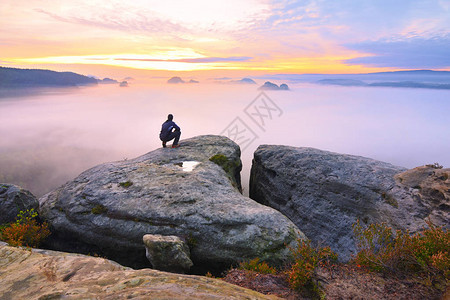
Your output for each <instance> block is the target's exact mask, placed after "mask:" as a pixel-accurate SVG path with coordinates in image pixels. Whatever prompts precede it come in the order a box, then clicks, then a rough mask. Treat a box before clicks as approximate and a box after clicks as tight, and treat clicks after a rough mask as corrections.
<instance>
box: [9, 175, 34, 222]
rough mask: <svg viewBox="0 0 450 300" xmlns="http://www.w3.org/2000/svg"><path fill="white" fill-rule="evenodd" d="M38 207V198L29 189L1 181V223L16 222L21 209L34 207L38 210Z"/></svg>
mask: <svg viewBox="0 0 450 300" xmlns="http://www.w3.org/2000/svg"><path fill="white" fill-rule="evenodd" d="M38 207H39V202H38V200H37V199H36V197H34V196H33V194H31V193H30V192H29V191H27V190H24V189H22V188H21V187H19V186H17V185H14V184H8V183H0V224H6V223H11V222H14V221H15V220H16V217H17V214H18V213H19V212H20V211H25V210H27V209H32V208H33V209H34V210H35V211H37V208H38Z"/></svg>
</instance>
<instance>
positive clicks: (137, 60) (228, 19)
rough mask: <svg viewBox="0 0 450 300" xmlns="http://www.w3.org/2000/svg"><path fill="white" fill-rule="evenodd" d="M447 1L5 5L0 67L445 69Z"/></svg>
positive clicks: (82, 0) (11, 0)
mask: <svg viewBox="0 0 450 300" xmlns="http://www.w3.org/2000/svg"><path fill="white" fill-rule="evenodd" d="M449 53H450V1H448V0H372V1H370V0H323V1H313V0H305V1H265V0H261V1H260V0H226V1H212V0H195V1H186V0H184V1H183V0H181V1H178V0H166V1H161V0H157V1H150V0H133V1H123V0H121V1H116V0H108V1H106V0H1V1H0V65H1V66H10V67H27V68H46V69H51V70H57V71H75V72H79V73H82V74H86V75H87V74H95V75H98V76H107V75H109V74H114V75H116V74H121V75H130V76H132V75H133V74H153V75H155V76H156V75H166V74H171V73H179V72H180V71H187V72H188V73H190V74H204V73H208V74H210V75H233V76H240V75H252V74H271V73H272V74H273V73H296V74H302V73H361V72H373V71H392V70H409V69H434V70H450V55H449Z"/></svg>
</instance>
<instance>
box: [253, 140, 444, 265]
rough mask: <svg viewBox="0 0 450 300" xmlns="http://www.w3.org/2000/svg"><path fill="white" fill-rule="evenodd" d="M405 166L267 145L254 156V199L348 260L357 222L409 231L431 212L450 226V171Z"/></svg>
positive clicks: (438, 219)
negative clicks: (358, 220) (385, 224)
mask: <svg viewBox="0 0 450 300" xmlns="http://www.w3.org/2000/svg"><path fill="white" fill-rule="evenodd" d="M405 171H406V169H405V168H401V167H396V166H393V165H391V164H388V163H384V162H380V161H376V160H373V159H369V158H364V157H359V156H352V155H343V154H337V153H332V152H327V151H321V150H317V149H312V148H295V147H288V146H270V145H262V146H260V147H259V148H258V149H257V150H256V152H255V154H254V159H253V165H252V170H251V175H250V197H251V198H252V199H254V200H256V201H258V202H260V203H262V204H265V205H269V206H271V207H273V208H275V209H277V210H279V211H281V212H282V213H283V214H284V215H286V216H287V217H289V218H290V219H291V220H292V221H293V222H294V223H295V224H296V225H297V226H298V227H299V228H300V230H302V232H304V233H305V234H306V236H307V237H308V238H310V239H311V240H312V241H313V242H316V243H323V244H327V245H329V246H330V247H331V248H332V249H333V250H334V251H336V252H337V253H338V254H339V255H340V258H341V260H343V261H345V260H348V259H349V258H350V256H351V254H352V253H355V250H356V249H355V242H354V240H353V232H352V224H353V223H355V222H356V220H357V219H360V220H361V221H362V222H364V223H374V222H386V223H387V224H389V225H390V226H392V227H393V228H395V229H401V230H406V229H408V230H410V231H411V232H416V231H418V230H420V229H422V228H423V227H426V224H425V222H424V219H425V218H427V217H430V219H431V220H432V221H433V222H434V223H435V224H436V225H446V226H449V219H450V218H449V192H448V191H449V188H450V181H449V180H448V175H449V169H444V170H437V169H433V168H431V167H427V168H419V169H414V170H409V171H406V172H405ZM402 172H404V173H402Z"/></svg>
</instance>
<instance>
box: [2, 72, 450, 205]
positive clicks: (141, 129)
mask: <svg viewBox="0 0 450 300" xmlns="http://www.w3.org/2000/svg"><path fill="white" fill-rule="evenodd" d="M255 81H257V83H258V85H257V86H260V85H262V84H263V83H264V80H262V79H255ZM273 82H275V83H277V84H280V83H283V82H284V81H276V80H275V81H273ZM289 87H290V89H291V90H290V91H266V92H265V93H266V95H267V97H269V99H270V100H271V101H272V102H273V103H275V104H276V106H277V107H278V108H279V109H280V111H279V112H276V113H275V112H274V113H273V114H270V113H269V111H264V113H265V114H266V116H265V117H264V120H263V121H264V125H263V126H262V127H261V126H258V124H257V123H255V120H254V119H252V117H251V115H249V114H246V113H245V109H246V108H248V107H249V105H250V106H251V105H252V103H253V104H255V103H254V102H253V101H254V100H255V98H257V97H258V95H259V93H260V92H259V91H258V90H257V88H256V86H255V85H223V84H214V83H211V82H206V81H205V82H201V83H200V84H196V85H167V84H165V83H155V84H139V83H138V82H137V83H134V84H133V85H131V86H130V87H128V88H120V87H119V86H117V85H114V86H104V85H103V86H95V87H82V88H68V89H63V88H58V89H49V88H46V89H38V90H33V91H29V90H22V91H21V92H17V90H16V91H15V92H14V93H12V92H5V91H3V92H2V94H1V97H0V136H1V139H0V182H7V183H14V184H17V185H20V186H22V187H24V188H26V189H29V190H30V191H31V192H32V193H34V194H35V195H36V196H38V197H39V196H42V195H43V194H45V193H47V192H49V191H51V190H53V189H55V188H56V187H58V186H60V185H61V184H63V183H65V182H66V181H68V180H71V179H73V178H74V177H75V176H77V175H78V174H80V173H81V172H83V171H84V170H86V169H88V168H91V167H93V166H95V165H97V164H100V163H103V162H108V161H116V160H123V159H130V158H134V157H137V156H140V155H142V154H145V153H147V152H149V151H152V150H154V149H156V148H158V147H161V143H160V141H159V139H158V134H159V131H160V127H161V123H162V122H164V121H165V119H166V116H167V114H168V113H172V114H173V115H174V121H175V122H176V123H177V124H178V125H179V126H180V127H181V132H182V135H181V146H182V141H183V139H185V138H188V137H193V136H197V135H203V134H224V135H227V133H228V132H229V131H227V130H226V129H227V128H230V126H229V125H230V123H232V121H234V120H236V118H239V120H240V121H241V122H242V123H243V124H245V125H246V126H247V128H249V129H250V130H251V131H253V133H254V140H253V141H252V142H251V143H250V144H245V145H241V149H242V156H241V158H242V161H243V165H244V168H243V172H242V174H241V176H242V182H243V187H244V193H247V192H248V177H249V171H250V167H251V159H252V156H253V152H254V150H255V149H256V148H257V146H258V145H260V144H281V145H290V146H296V147H314V148H319V149H323V150H329V151H334V152H340V153H347V154H353V155H361V156H366V157H371V158H374V159H378V160H382V161H386V162H389V163H392V164H394V165H399V166H404V167H407V168H412V167H415V166H419V165H424V164H429V163H434V162H438V163H440V164H441V165H444V167H448V166H450V155H449V153H450V135H449V134H448V132H450V123H449V122H448V112H449V111H450V102H449V101H448V99H449V98H450V97H449V95H450V94H449V93H450V91H448V90H434V89H408V88H390V87H366V86H364V87H356V86H351V87H349V86H334V85H333V86H332V85H330V86H329V85H316V84H311V83H305V82H295V81H291V82H289ZM254 117H255V118H256V116H254ZM260 120H261V119H260ZM238 142H239V141H238ZM240 142H242V141H240ZM167 151H183V149H182V147H180V148H179V149H176V150H172V149H167Z"/></svg>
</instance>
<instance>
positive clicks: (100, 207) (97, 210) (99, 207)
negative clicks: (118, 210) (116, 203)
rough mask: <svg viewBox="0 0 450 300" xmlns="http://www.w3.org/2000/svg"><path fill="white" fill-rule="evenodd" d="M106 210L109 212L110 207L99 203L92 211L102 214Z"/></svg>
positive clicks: (95, 213)
mask: <svg viewBox="0 0 450 300" xmlns="http://www.w3.org/2000/svg"><path fill="white" fill-rule="evenodd" d="M106 212H108V209H107V208H106V207H104V206H103V205H101V204H98V205H96V206H94V207H93V208H92V209H91V213H93V214H94V215H100V214H104V213H106Z"/></svg>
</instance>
